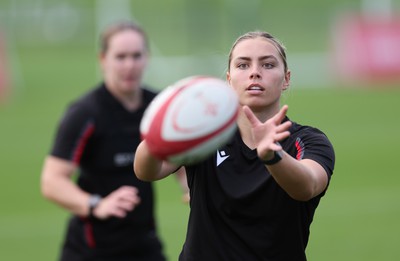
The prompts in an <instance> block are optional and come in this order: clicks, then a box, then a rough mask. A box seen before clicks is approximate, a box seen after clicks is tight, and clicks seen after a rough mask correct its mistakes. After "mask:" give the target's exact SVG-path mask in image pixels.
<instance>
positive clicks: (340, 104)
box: [0, 0, 400, 261]
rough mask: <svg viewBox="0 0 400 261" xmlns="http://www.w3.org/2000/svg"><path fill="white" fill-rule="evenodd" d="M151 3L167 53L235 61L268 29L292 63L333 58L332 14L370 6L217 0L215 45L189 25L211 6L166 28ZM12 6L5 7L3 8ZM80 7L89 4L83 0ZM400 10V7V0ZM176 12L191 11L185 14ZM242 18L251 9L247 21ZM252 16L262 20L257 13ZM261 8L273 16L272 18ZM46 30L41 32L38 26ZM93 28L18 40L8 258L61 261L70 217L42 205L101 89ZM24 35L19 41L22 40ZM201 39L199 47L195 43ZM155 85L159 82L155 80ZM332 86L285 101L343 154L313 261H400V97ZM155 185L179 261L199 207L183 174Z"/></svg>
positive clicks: (3, 241) (155, 32)
mask: <svg viewBox="0 0 400 261" xmlns="http://www.w3.org/2000/svg"><path fill="white" fill-rule="evenodd" d="M17 2H18V1H17ZM21 2H23V1H19V2H18V3H21ZM31 2H32V3H33V2H35V1H31ZM41 2H46V1H41ZM89 2H90V1H88V2H85V3H89ZM138 2H139V1H138ZM144 2H146V4H144ZM148 2H149V3H148ZM151 2H152V1H143V3H142V4H138V6H136V8H135V9H134V11H133V13H134V14H135V15H136V17H137V19H139V20H140V21H141V23H142V24H143V25H144V26H145V27H146V28H148V29H149V32H150V35H151V36H153V37H152V39H153V41H154V42H153V44H154V45H155V46H156V47H157V48H154V49H153V52H154V53H155V54H164V55H187V54H190V53H192V52H195V53H196V54H200V55H202V54H205V53H212V54H215V53H214V52H213V50H217V52H218V54H219V53H220V50H223V52H224V53H227V52H228V48H229V46H230V44H231V41H232V40H233V39H234V38H235V37H236V36H237V35H238V34H239V33H242V32H243V31H245V30H248V29H254V28H264V27H268V28H271V31H272V32H273V33H276V32H278V34H277V35H278V36H279V37H280V38H281V39H282V40H284V42H286V43H287V44H286V45H287V47H288V48H289V51H291V52H289V64H290V53H295V52H303V51H305V52H307V51H314V49H316V50H317V51H324V50H325V49H324V48H326V44H327V42H328V39H327V35H328V26H329V15H328V14H330V13H331V12H332V10H333V9H334V6H333V5H334V4H337V5H339V4H338V3H345V2H349V3H351V5H352V6H354V5H356V2H357V3H358V1H346V0H340V1H319V0H307V1H304V2H303V1H300V2H293V5H294V6H293V5H292V6H290V8H289V5H288V4H287V3H286V4H284V3H281V2H280V3H275V4H274V9H272V8H268V5H267V4H266V3H264V2H263V4H262V9H257V8H254V6H253V5H254V4H255V2H256V1H248V2H249V3H250V4H248V5H247V4H243V3H244V2H240V1H235V3H236V4H238V5H241V6H239V8H237V6H236V8H234V6H233V5H230V6H225V5H223V4H222V2H223V1H211V0H209V1H206V2H207V3H208V4H210V5H211V4H214V3H216V4H218V8H217V9H213V13H212V14H214V16H212V18H213V19H214V20H212V21H220V20H221V21H222V22H221V23H220V26H219V27H215V28H213V27H212V26H210V24H203V26H204V27H206V28H207V29H209V31H210V32H209V33H210V35H211V36H212V37H211V38H210V41H208V40H207V39H206V38H205V37H203V36H204V35H206V33H207V31H205V30H204V29H203V31H201V30H200V31H199V30H198V29H201V28H202V27H201V23H195V22H193V23H189V24H187V23H181V22H182V21H187V19H188V14H187V13H186V11H188V10H192V11H193V10H202V9H201V7H202V6H199V5H196V4H192V5H184V4H183V0H182V1H181V0H176V1H172V0H169V1H165V2H164V1H162V3H163V4H160V5H159V6H158V7H159V8H158V9H157V10H163V11H165V12H161V11H160V15H159V16H157V17H159V19H158V20H162V21H164V23H163V24H162V25H160V23H157V22H158V21H156V22H153V21H154V19H153V17H154V15H157V13H153V15H152V16H149V15H148V14H149V12H157V10H153V9H152V8H150V5H151V4H154V3H151ZM197 2H198V1H197ZM9 3H10V2H9V1H6V0H0V11H1V10H2V9H1V8H2V7H4V6H6V4H9ZM70 3H74V4H76V5H80V4H81V1H70ZM172 3H174V4H172ZM240 3H242V4H240ZM246 3H247V2H246ZM393 3H397V4H398V0H396V1H393ZM87 5H89V4H87ZM146 5H147V6H146ZM164 5H165V6H164ZM275 5H276V6H275ZM339 6H340V5H339ZM203 7H204V6H203ZM336 7H337V6H336ZM328 9H329V10H330V12H328V11H326V10H328ZM90 10H91V9H90ZM174 10H175V11H176V10H179V12H177V13H176V15H175V16H174V15H172V14H173V12H172V11H174ZM238 10H239V11H243V12H244V16H243V17H244V18H243V17H241V16H240V14H241V13H237V12H239V11H238ZM252 10H256V11H257V12H258V13H257V15H258V16H252V15H251V14H252ZM261 10H265V14H267V15H265V16H263V14H264V13H263V11H261ZM298 10H300V11H301V12H297V11H298ZM203 11H204V10H203ZM170 12H171V13H170ZM194 13H195V12H194ZM219 13H221V17H222V18H221V17H219V16H218V14H219ZM1 14H2V13H1V12H0V21H2V20H1V18H2V17H1ZM171 17H172V18H174V19H172V18H171ZM238 17H239V18H240V17H241V19H236V18H238ZM200 20H201V19H200ZM90 21H91V20H90ZM293 21H296V26H293V25H294V24H293ZM315 21H319V22H318V23H316V22H315ZM208 22H209V21H208ZM235 23H237V24H238V25H237V24H235ZM236 25H237V26H236ZM35 26H37V24H35V23H32V28H35ZM309 28H312V29H310V30H309ZM92 29H93V28H92ZM172 29H176V31H174V30H172ZM211 29H213V30H211ZM82 30H83V33H82V34H81V35H80V36H82V39H81V38H79V39H77V42H78V43H75V42H72V43H71V42H69V43H67V44H63V45H56V44H54V43H52V44H49V43H46V44H38V43H35V44H32V43H21V42H18V43H17V42H12V44H13V46H12V48H11V49H12V50H14V52H13V56H15V57H13V59H15V60H13V61H12V63H13V65H14V67H13V68H14V69H15V68H16V71H14V74H15V79H14V83H15V84H14V89H13V95H12V97H11V99H10V100H9V102H8V103H4V104H0V159H1V161H0V162H1V165H0V172H1V178H2V181H1V189H0V206H1V210H0V260H10V261H20V260H21V261H22V260H40V261H42V260H43V261H47V260H48V261H50V260H56V256H57V254H58V250H59V247H60V244H61V240H62V238H63V233H64V225H65V221H66V218H67V213H66V212H65V211H64V210H62V209H60V208H58V207H57V206H55V205H54V204H51V203H49V202H47V201H45V200H44V199H43V198H42V197H41V195H40V189H39V184H40V172H41V167H42V163H43V159H44V157H45V155H46V154H47V152H48V150H49V147H50V144H51V142H52V139H53V134H54V128H55V126H56V124H57V122H58V120H59V118H60V116H61V115H62V113H63V111H64V109H65V107H66V106H67V104H68V103H69V102H70V101H71V100H73V99H74V98H76V97H78V96H79V95H80V94H82V93H83V92H85V91H86V90H88V89H89V88H91V87H92V86H93V85H94V84H96V83H97V81H98V80H99V74H98V72H97V67H96V63H95V48H94V44H93V42H94V41H93V39H92V38H93V37H94V33H93V30H92V31H90V32H86V31H85V30H84V29H82ZM188 32H191V34H190V35H189V34H187V33H188ZM220 32H221V33H220ZM173 33H175V34H173ZM15 35H16V36H18V34H17V33H16V32H15ZM195 36H196V37H198V38H191V37H195ZM199 36H200V37H199ZM214 36H215V37H214ZM216 36H218V37H216ZM192 45H193V48H191V47H192ZM194 50H196V51H194ZM163 69H164V70H170V69H172V68H163ZM173 69H176V68H173ZM216 74H217V75H221V72H216ZM154 77H156V76H154ZM148 79H149V80H150V81H151V77H149V78H148ZM293 79H294V80H295V79H296V78H295V77H294V78H293ZM326 85H327V86H321V87H323V88H303V87H305V86H297V84H296V82H295V81H294V82H293V84H292V87H291V89H290V90H289V91H288V92H287V93H286V94H285V95H284V98H283V102H284V103H287V104H288V105H289V113H288V114H289V117H290V118H291V119H292V120H294V121H297V122H299V123H302V124H308V125H312V126H316V127H318V128H320V129H321V130H323V131H324V132H325V133H326V134H327V135H328V137H329V138H330V140H331V141H332V143H333V145H334V147H335V151H336V157H337V161H336V168H335V172H334V176H333V178H332V181H331V185H330V188H329V190H328V192H327V194H326V196H325V197H324V198H323V199H322V201H321V203H320V206H319V208H318V209H317V212H316V215H315V220H314V222H313V224H312V227H311V236H310V242H309V246H308V248H307V253H308V257H309V260H311V261H321V260H322V261H338V260H340V261H347V260H349V261H375V260H385V261H386V260H387V261H392V260H400V252H399V250H398V245H399V242H400V222H399V220H400V204H399V201H400V175H399V173H400V172H399V167H398V165H397V163H398V162H397V160H399V156H400V137H399V133H400V119H399V115H400V103H399V101H400V88H395V87H391V88H381V86H379V85H377V86H375V88H373V87H372V86H371V87H370V88H368V89H363V88H351V86H348V87H345V86H336V85H334V84H333V85H332V83H327V84H326ZM398 85H400V84H398ZM158 87H159V88H161V87H162V86H158ZM155 186H156V189H157V190H156V192H157V209H156V212H157V216H158V225H159V230H160V234H161V237H162V239H163V242H164V245H165V250H166V254H167V256H168V257H169V259H170V260H177V257H178V255H179V252H180V250H181V247H182V244H183V242H184V238H185V233H186V224H187V217H188V213H189V208H188V206H187V205H185V204H183V203H181V191H180V188H179V186H178V184H177V182H176V180H175V179H174V177H169V178H167V179H165V180H162V181H159V182H157V183H155Z"/></svg>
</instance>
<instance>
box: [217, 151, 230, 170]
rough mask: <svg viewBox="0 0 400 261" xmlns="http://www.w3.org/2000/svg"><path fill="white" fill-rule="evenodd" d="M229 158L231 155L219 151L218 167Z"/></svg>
mask: <svg viewBox="0 0 400 261" xmlns="http://www.w3.org/2000/svg"><path fill="white" fill-rule="evenodd" d="M227 158H229V155H226V152H225V151H224V150H218V151H217V167H218V166H219V165H220V164H221V163H222V162H224V160H226V159H227Z"/></svg>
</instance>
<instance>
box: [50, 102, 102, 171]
mask: <svg viewBox="0 0 400 261" xmlns="http://www.w3.org/2000/svg"><path fill="white" fill-rule="evenodd" d="M94 130H95V123H94V117H93V116H92V115H91V113H90V112H89V110H88V109H86V108H85V107H84V106H83V105H82V104H73V105H71V106H70V107H69V108H68V110H67V111H66V113H65V114H64V116H63V118H62V119H61V121H60V123H59V126H58V129H57V132H56V135H55V139H54V144H53V147H52V149H51V153H50V154H51V155H53V156H56V157H59V158H62V159H66V160H69V161H72V162H74V163H75V164H77V165H79V163H80V159H81V158H82V155H83V154H84V151H85V148H86V145H87V143H88V141H89V140H90V138H91V137H92V135H93V133H94Z"/></svg>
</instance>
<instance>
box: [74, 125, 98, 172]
mask: <svg viewBox="0 0 400 261" xmlns="http://www.w3.org/2000/svg"><path fill="white" fill-rule="evenodd" d="M93 132H94V124H93V123H92V122H89V123H88V124H87V125H86V127H85V129H84V130H83V132H82V135H81V136H80V137H79V139H78V142H77V144H76V147H75V150H74V152H73V154H72V161H73V162H74V163H75V164H77V165H79V163H80V161H81V158H82V155H83V152H84V150H85V147H86V144H87V142H88V140H89V138H90V136H92V134H93Z"/></svg>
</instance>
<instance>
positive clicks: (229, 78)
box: [226, 72, 231, 83]
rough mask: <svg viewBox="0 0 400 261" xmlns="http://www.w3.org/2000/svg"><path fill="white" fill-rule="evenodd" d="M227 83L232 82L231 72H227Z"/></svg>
mask: <svg viewBox="0 0 400 261" xmlns="http://www.w3.org/2000/svg"><path fill="white" fill-rule="evenodd" d="M226 81H227V82H228V83H229V82H230V81H231V75H230V74H229V72H226Z"/></svg>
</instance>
